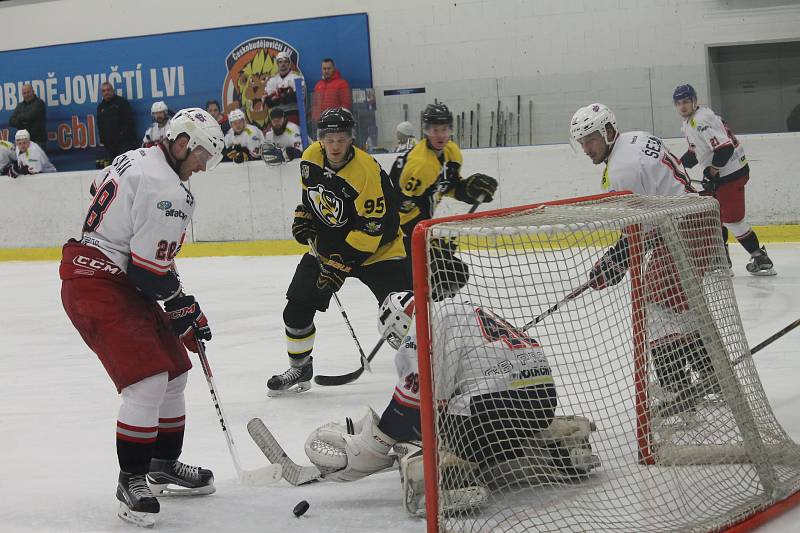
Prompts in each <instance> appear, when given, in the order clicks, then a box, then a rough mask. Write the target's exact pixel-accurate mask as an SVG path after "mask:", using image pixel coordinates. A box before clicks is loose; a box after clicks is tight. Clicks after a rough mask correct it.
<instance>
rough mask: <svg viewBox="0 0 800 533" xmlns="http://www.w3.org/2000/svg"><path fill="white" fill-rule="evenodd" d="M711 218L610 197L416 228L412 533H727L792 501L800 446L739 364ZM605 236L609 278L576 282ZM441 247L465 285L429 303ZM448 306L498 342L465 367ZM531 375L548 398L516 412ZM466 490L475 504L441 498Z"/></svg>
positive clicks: (695, 207) (690, 200)
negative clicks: (422, 512) (614, 267)
mask: <svg viewBox="0 0 800 533" xmlns="http://www.w3.org/2000/svg"><path fill="white" fill-rule="evenodd" d="M718 209H719V208H718V204H717V203H716V202H715V201H714V200H711V199H707V198H699V197H683V198H663V197H643V196H637V195H632V194H619V193H612V194H608V195H600V196H594V197H585V198H577V199H572V200H566V201H557V202H551V203H546V204H537V205H531V206H524V207H519V208H511V209H504V210H498V211H491V212H486V213H478V214H474V215H464V216H456V217H449V218H442V219H434V220H430V221H427V222H425V223H422V224H420V225H418V226H417V228H416V230H415V232H414V235H413V247H414V248H413V254H414V287H415V293H416V306H417V315H416V320H417V335H418V345H419V363H420V389H421V395H422V427H423V449H424V460H425V486H426V490H425V495H426V515H427V524H428V531H429V532H434V531H440V532H445V531H447V532H456V531H458V532H461V531H464V532H467V531H469V532H473V531H482V532H488V531H492V532H501V531H503V532H527V531H553V532H564V531H593V532H594V531H615V532H623V531H625V532H641V531H648V532H653V531H720V530H731V531H733V530H738V531H744V530H747V529H749V528H751V527H753V526H754V525H757V524H758V523H760V522H763V521H765V520H766V519H767V517H768V516H770V515H771V514H773V513H774V512H775V511H776V510H777V509H780V508H783V507H787V506H789V505H791V504H793V503H794V500H797V499H798V497H797V495H798V490H800V448H799V447H798V445H796V444H795V443H794V442H793V441H792V440H791V439H790V438H789V436H788V435H787V434H786V432H785V431H784V429H783V428H782V427H781V426H780V424H779V423H778V421H777V420H776V418H775V416H774V414H773V412H772V409H771V408H770V405H769V403H768V401H767V398H766V396H765V394H764V390H763V388H762V385H761V383H760V381H759V377H758V374H757V372H756V369H755V366H754V364H753V361H752V357H751V356H750V353H749V348H748V345H747V341H746V338H745V334H744V330H743V327H742V322H741V319H740V317H739V312H738V308H737V305H736V299H735V296H734V292H733V286H732V282H731V279H730V271H729V269H728V268H727V261H726V258H725V252H724V247H723V243H722V238H721V231H720V223H719V210H718ZM623 237H624V238H625V240H626V242H625V251H626V253H627V265H626V266H627V267H628V270H627V273H626V274H625V277H624V278H622V279H621V281H619V283H617V284H615V285H609V286H607V287H606V288H603V289H602V290H595V289H594V288H588V287H586V285H584V284H585V283H586V281H587V279H588V274H589V272H590V271H591V269H592V268H593V265H595V263H596V262H597V261H598V259H600V258H601V257H602V256H603V254H604V253H605V252H606V251H607V250H608V249H609V248H611V247H613V246H615V244H617V243H618V242H619V240H620V238H623ZM454 244H457V246H458V248H457V251H456V256H457V257H459V258H460V259H461V260H462V261H463V262H464V263H466V264H467V265H468V267H469V279H468V282H467V284H466V285H465V286H463V287H462V288H461V289H460V291H459V292H458V294H456V295H455V296H453V297H452V298H444V299H441V298H438V297H437V298H436V300H439V301H435V300H434V298H433V297H432V291H433V292H435V291H436V289H437V284H440V283H441V282H442V280H443V279H445V280H446V279H450V278H448V273H447V269H448V268H452V269H453V272H450V273H449V275H450V277H451V278H457V277H458V275H459V274H463V268H461V267H459V266H458V265H455V264H454V263H452V262H448V261H447V260H442V259H441V258H442V257H446V255H447V254H446V252H447V251H448V250H452V249H453V245H454ZM443 254H444V255H443ZM437 258H439V259H437ZM443 272H444V274H443ZM576 289H577V290H576ZM565 296H566V297H567V298H565ZM463 302H470V303H471V304H472V308H480V309H482V310H488V313H486V314H487V315H488V316H490V317H493V318H492V319H491V320H490V322H491V323H489V324H488V325H487V324H486V323H483V324H482V325H481V327H482V328H483V331H484V333H486V332H487V331H488V332H489V334H486V335H485V337H486V339H484V341H485V342H484V344H486V345H489V346H490V347H491V345H492V344H493V343H494V345H495V346H497V347H500V348H499V349H498V350H496V351H493V352H492V351H491V349H490V348H488V349H487V348H485V347H484V348H480V350H484V351H483V352H481V353H482V354H483V356H482V357H483V358H484V367H483V368H477V372H476V367H475V365H476V364H481V363H475V360H476V358H475V357H474V355H475V354H474V353H472V356H471V355H470V353H469V352H470V346H472V347H473V352H474V349H476V348H474V346H477V345H478V344H480V342H479V341H480V340H479V341H476V340H475V339H459V338H458V336H459V335H469V334H471V333H470V331H472V332H473V333H472V334H474V329H470V328H468V327H461V326H459V327H454V326H453V315H454V314H458V313H464V312H465V311H463V309H465V307H464V305H463ZM559 302H560V305H559V306H558V308H557V309H556V310H555V311H554V312H552V313H551V314H549V315H547V314H545V316H542V317H541V319H540V320H539V321H538V323H535V322H537V321H536V318H537V317H539V316H540V315H542V313H543V312H544V311H546V310H548V309H551V308H552V307H553V306H554V304H557V303H559ZM467 312H471V311H467ZM477 320H478V321H480V320H481V319H480V317H478V318H477ZM467 322H469V320H467V321H466V322H464V321H461V322H460V324H462V326H463V324H465V323H467ZM489 330H491V331H489ZM476 342H477V343H478V344H476ZM539 347H540V348H539ZM509 349H510V351H509ZM504 350H505V351H504ZM537 353H539V354H541V353H543V354H544V358H546V364H545V365H542V360H541V358H539V359H538V363H537V364H535V365H533V367H531V366H530V361H527V362H526V361H525V358H526V357H527V358H528V359H529V360H530V359H531V358H533V359H536V358H537V356H536V354H537ZM498 354H500V355H498ZM503 354H505V355H503ZM508 354H511V355H510V356H509V355H508ZM470 357H472V359H470ZM498 358H499V359H501V361H498V360H497V359H498ZM502 359H505V362H503V361H502ZM478 360H480V358H478ZM526 364H527V365H528V366H526ZM537 365H538V366H537ZM548 366H549V375H550V376H552V384H553V386H554V389H555V394H556V401H555V402H550V404H547V402H544V403H543V402H542V401H538V402H533V403H531V402H528V403H525V402H524V401H520V395H519V394H518V392H519V390H526V389H531V388H536V387H539V388H541V387H542V386H541V383H546V382H547V379H538V380H537V379H534V378H535V376H537V375H538V376H539V377H540V378H542V377H543V376H544V377H545V378H546V375H547V374H548V371H544V372H543V371H542V370H541V369H542V368H547V367H548ZM537 383H538V384H539V385H537ZM504 389H507V390H510V391H512V392H513V394H511V395H510V396H509V394H510V393H509V394H504V393H502V392H501V393H499V394H497V391H502V390H504ZM487 391H495V394H488V395H482V393H484V392H487ZM537 394H538V393H537ZM471 395H472V398H471V401H468V402H466V403H465V401H464V398H465V397H467V398H469V397H470V396H471ZM545 396H547V395H545ZM526 398H527V397H526ZM537 398H538V400H541V398H542V396H541V394H539V395H538V396H537ZM456 404H458V409H456ZM548 406H549V407H551V408H552V407H554V409H549V410H548V408H547V407H548ZM537 410H538V411H537ZM454 411H456V412H454ZM542 420H544V421H545V422H544V424H542ZM551 420H552V422H551ZM465 421H466V425H465ZM548 424H549V425H548ZM465 427H466V428H467V429H465ZM454 457H457V458H459V459H461V460H464V461H466V464H467V465H468V466H467V467H464V462H461V463H460V464H461V467H460V468H453V466H452V465H453V458H454ZM465 487H473V488H474V487H480V492H479V493H476V492H474V491H473V492H472V493H470V494H471V495H472V500H470V501H468V502H465V501H463V498H462V500H459V498H458V497H457V496H454V494H458V489H463V488H465ZM476 494H477V495H479V496H480V497H476ZM737 528H738V529H737Z"/></svg>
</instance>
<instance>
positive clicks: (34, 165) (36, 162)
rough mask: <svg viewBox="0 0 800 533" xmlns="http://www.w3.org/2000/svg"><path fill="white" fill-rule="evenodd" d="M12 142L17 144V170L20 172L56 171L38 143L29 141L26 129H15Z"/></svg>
mask: <svg viewBox="0 0 800 533" xmlns="http://www.w3.org/2000/svg"><path fill="white" fill-rule="evenodd" d="M14 142H15V143H16V145H17V170H18V172H19V173H20V174H39V173H40V172H55V171H56V167H54V166H53V163H51V162H50V160H49V159H48V158H47V154H45V153H44V150H42V149H41V148H40V147H39V145H38V144H36V143H34V142H31V136H30V134H29V133H28V130H17V134H16V135H15V136H14Z"/></svg>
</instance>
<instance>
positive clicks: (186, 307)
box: [164, 295, 211, 353]
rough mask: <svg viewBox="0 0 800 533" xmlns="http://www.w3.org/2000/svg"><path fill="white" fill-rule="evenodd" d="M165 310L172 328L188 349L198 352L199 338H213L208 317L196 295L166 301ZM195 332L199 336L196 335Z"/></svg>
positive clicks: (207, 339)
mask: <svg viewBox="0 0 800 533" xmlns="http://www.w3.org/2000/svg"><path fill="white" fill-rule="evenodd" d="M164 311H166V312H167V316H168V317H169V320H170V322H171V323H172V330H173V331H174V332H175V334H176V335H177V336H178V337H180V339H181V342H182V343H183V345H184V346H186V349H187V350H189V351H192V352H194V353H197V352H198V349H197V338H198V337H199V338H200V339H202V340H204V341H210V340H211V328H210V327H209V326H208V319H207V318H206V315H204V314H203V311H202V310H201V309H200V304H198V303H197V301H196V300H195V299H194V296H191V295H184V296H178V297H177V298H173V299H171V300H167V301H166V302H164ZM195 334H196V335H197V337H195Z"/></svg>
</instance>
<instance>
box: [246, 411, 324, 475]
mask: <svg viewBox="0 0 800 533" xmlns="http://www.w3.org/2000/svg"><path fill="white" fill-rule="evenodd" d="M247 431H248V433H250V436H251V437H252V438H253V441H254V442H255V443H256V444H257V445H258V448H259V449H260V450H261V451H262V452H263V453H264V455H265V456H266V458H267V459H268V460H269V462H271V463H272V465H271V466H277V467H279V468H280V469H281V472H282V475H283V479H285V480H286V481H288V482H289V483H291V484H292V485H294V486H296V487H297V486H300V485H305V484H307V483H313V482H314V481H319V480H320V479H321V475H320V472H319V469H318V468H317V467H316V466H301V465H299V464H297V463H295V462H294V461H292V459H291V458H289V456H288V455H287V454H286V451H285V450H284V449H283V447H282V446H281V445H280V443H279V442H278V441H277V440H276V439H275V436H274V435H273V434H272V432H271V431H270V430H269V429H268V428H267V426H266V425H265V424H264V422H263V421H262V420H261V419H260V418H253V419H252V420H250V422H248V423H247Z"/></svg>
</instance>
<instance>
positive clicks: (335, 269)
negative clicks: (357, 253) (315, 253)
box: [317, 254, 353, 293]
mask: <svg viewBox="0 0 800 533" xmlns="http://www.w3.org/2000/svg"><path fill="white" fill-rule="evenodd" d="M319 262H320V269H319V277H317V288H318V289H319V290H321V291H323V292H331V293H334V292H336V291H338V290H339V289H341V288H342V284H343V283H344V280H345V278H347V276H349V275H350V273H351V272H352V271H353V267H352V266H351V265H349V264H347V263H346V262H345V260H344V258H343V257H342V255H341V254H331V255H330V256H328V257H324V256H322V255H320V256H319Z"/></svg>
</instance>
